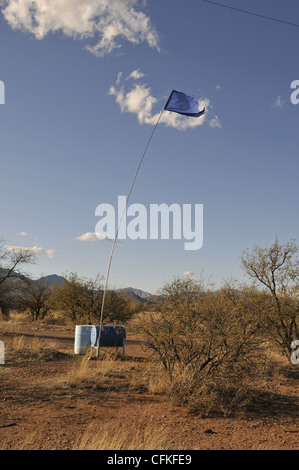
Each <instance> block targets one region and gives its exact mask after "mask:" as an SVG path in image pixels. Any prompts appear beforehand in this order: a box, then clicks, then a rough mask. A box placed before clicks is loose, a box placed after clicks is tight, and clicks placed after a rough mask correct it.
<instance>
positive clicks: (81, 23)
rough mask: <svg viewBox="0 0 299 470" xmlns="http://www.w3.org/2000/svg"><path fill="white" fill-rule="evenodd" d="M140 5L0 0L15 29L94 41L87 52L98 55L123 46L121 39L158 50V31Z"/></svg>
mask: <svg viewBox="0 0 299 470" xmlns="http://www.w3.org/2000/svg"><path fill="white" fill-rule="evenodd" d="M138 5H139V1H138V0H35V1H33V0H0V7H1V10H2V13H3V15H4V18H5V19H6V20H7V21H8V23H9V25H10V26H11V27H12V28H13V29H19V30H21V31H23V32H26V33H32V34H33V35H34V36H35V37H36V38H37V39H43V38H44V37H45V36H46V35H47V34H49V33H55V32H58V31H62V32H63V33H64V34H65V35H66V36H68V37H72V38H74V39H87V40H91V39H95V43H94V44H89V45H88V46H86V49H87V50H88V51H90V52H92V53H93V54H95V55H97V56H102V55H104V54H105V53H107V54H108V53H110V52H111V51H112V50H113V49H115V48H119V47H121V44H120V39H125V40H127V41H129V42H130V43H133V44H139V43H141V42H146V43H147V44H148V45H149V46H150V47H153V48H156V49H159V48H158V35H157V32H156V30H155V28H154V27H153V25H152V24H151V22H150V18H149V17H148V16H147V15H146V14H145V13H143V12H142V11H140V9H137V7H138Z"/></svg>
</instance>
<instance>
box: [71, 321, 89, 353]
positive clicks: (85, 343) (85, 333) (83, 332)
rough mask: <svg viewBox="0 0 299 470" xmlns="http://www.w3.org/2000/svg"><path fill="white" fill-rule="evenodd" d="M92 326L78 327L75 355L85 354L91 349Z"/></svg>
mask: <svg viewBox="0 0 299 470" xmlns="http://www.w3.org/2000/svg"><path fill="white" fill-rule="evenodd" d="M91 329H92V325H76V329H75V354H84V353H85V352H86V350H87V349H88V348H89V347H90V332H91Z"/></svg>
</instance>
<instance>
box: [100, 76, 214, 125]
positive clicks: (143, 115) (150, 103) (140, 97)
mask: <svg viewBox="0 0 299 470" xmlns="http://www.w3.org/2000/svg"><path fill="white" fill-rule="evenodd" d="M134 72H137V71H134ZM134 72H132V73H133V74H134V75H135V76H136V75H137V73H136V74H135V73H134ZM130 75H132V74H130ZM138 76H139V77H141V76H142V73H141V72H140V71H138ZM108 94H109V95H112V96H114V97H115V101H116V103H117V104H118V105H119V106H120V109H121V112H126V113H133V114H136V116H137V118H138V121H139V123H140V124H150V125H155V124H156V122H157V119H158V117H159V114H160V112H161V110H162V106H163V105H164V104H165V103H166V99H167V98H166V97H164V103H163V104H162V106H161V108H160V112H158V113H154V112H153V107H154V105H156V104H157V103H158V100H157V98H155V97H153V96H152V95H151V89H150V88H149V87H148V86H147V85H145V84H140V83H138V84H137V83H134V85H133V88H132V89H131V90H129V91H125V87H124V85H122V86H120V85H119V80H118V83H116V85H112V86H111V87H110V89H109V91H108ZM198 103H199V108H200V109H202V108H206V113H205V114H204V115H203V116H200V117H199V118H193V117H186V116H181V115H179V114H177V113H170V112H168V111H165V112H164V113H163V115H162V118H161V121H160V122H163V123H164V124H165V125H166V126H169V127H174V128H176V129H179V130H185V129H187V128H194V127H197V126H201V125H202V124H203V123H204V122H205V119H206V115H207V113H208V107H209V105H210V101H209V99H208V98H203V99H201V100H199V101H198ZM215 127H216V126H215ZM218 127H219V126H218Z"/></svg>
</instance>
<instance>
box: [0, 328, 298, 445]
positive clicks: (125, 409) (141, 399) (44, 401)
mask: <svg viewBox="0 0 299 470" xmlns="http://www.w3.org/2000/svg"><path fill="white" fill-rule="evenodd" d="M74 331H75V329H74V328H72V327H65V326H57V325H55V326H52V325H46V324H39V325H37V324H34V323H15V324H14V323H9V322H8V323H7V322H0V340H1V341H3V342H4V344H5V352H6V356H5V364H4V365H0V437H1V438H0V449H1V450H12V449H13V450H31V449H33V450H48V449H49V450H72V449H78V448H80V447H81V448H82V446H83V448H84V444H82V442H83V440H84V439H85V441H84V442H85V448H86V442H89V443H90V445H89V448H90V447H91V448H93V445H95V444H93V443H92V436H95V435H96V434H97V433H98V432H100V433H101V434H102V436H105V439H106V441H105V443H104V444H103V443H102V444H101V445H102V448H107V449H111V448H112V447H109V446H110V441H109V439H110V440H112V439H113V434H114V433H115V434H117V432H118V430H119V429H123V430H124V431H125V433H126V436H127V438H128V439H131V446H132V447H133V448H134V440H135V442H137V440H138V435H137V437H136V430H139V432H141V431H142V429H148V433H149V434H152V435H154V434H156V435H157V436H158V442H160V445H161V446H162V447H160V448H161V449H162V450H163V449H164V450H169V449H176V450H178V449H181V450H183V449H184V450H205V449H211V450H221V449H226V450H229V449H233V450H247V449H248V450H273V449H275V450H280V449H281V450H294V449H298V432H299V429H298V382H299V374H298V368H296V367H297V366H294V367H295V369H294V373H292V374H291V377H289V378H287V379H283V380H282V381H281V380H279V381H277V383H276V384H275V387H274V388H273V389H272V391H271V393H272V395H273V396H274V397H275V398H276V400H275V404H274V405H273V404H272V405H271V406H270V407H269V406H267V405H266V404H262V403H261V404H260V406H257V407H256V409H251V410H250V411H248V410H247V411H246V413H243V414H240V415H239V416H238V417H234V418H223V417H214V418H202V417H199V416H196V415H191V414H189V413H188V412H187V410H186V409H184V408H183V407H177V406H176V407H174V406H172V405H171V404H170V403H168V402H167V401H166V400H165V397H164V396H163V394H161V393H160V394H159V393H153V392H149V388H148V373H147V372H148V367H149V362H148V353H147V352H146V351H145V350H144V348H143V345H142V341H141V339H140V338H138V337H137V336H133V335H131V334H130V332H128V331H127V347H126V357H125V359H124V360H123V359H122V357H121V355H119V356H116V354H115V352H114V350H113V351H111V352H109V355H110V356H109V357H110V359H108V360H107V357H106V361H102V365H101V364H100V363H101V361H97V360H92V361H87V360H85V361H84V359H82V356H77V355H74V353H73V352H74ZM103 354H105V352H104V353H103ZM106 356H107V354H106ZM103 364H106V365H105V367H103ZM290 367H292V366H291V365H290ZM265 403H267V402H266V401H265ZM140 430H141V431H140ZM134 433H135V434H134ZM139 435H140V434H139ZM143 437H144V436H143ZM163 438H164V441H165V442H164V443H163ZM147 439H149V436H147ZM111 445H112V444H111ZM114 445H115V446H116V448H117V445H118V444H117V443H116V444H114ZM135 445H136V444H135ZM150 445H152V446H153V445H155V444H153V443H152V444H150ZM105 446H107V447H105ZM163 446H164V447H163ZM165 446H166V447H165ZM152 449H155V447H152Z"/></svg>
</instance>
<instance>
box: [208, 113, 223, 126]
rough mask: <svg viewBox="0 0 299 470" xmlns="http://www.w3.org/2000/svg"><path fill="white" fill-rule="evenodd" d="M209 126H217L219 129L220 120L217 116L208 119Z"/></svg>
mask: <svg viewBox="0 0 299 470" xmlns="http://www.w3.org/2000/svg"><path fill="white" fill-rule="evenodd" d="M209 126H210V127H219V129H220V128H221V127H222V125H221V122H220V121H219V117H218V116H214V117H213V119H211V120H210V122H209Z"/></svg>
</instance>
